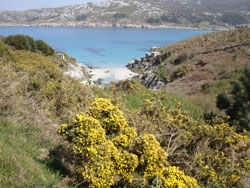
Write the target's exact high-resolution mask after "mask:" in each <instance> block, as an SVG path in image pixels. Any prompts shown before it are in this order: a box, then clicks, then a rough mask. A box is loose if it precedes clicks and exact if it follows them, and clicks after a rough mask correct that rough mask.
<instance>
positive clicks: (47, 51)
mask: <svg viewBox="0 0 250 188" xmlns="http://www.w3.org/2000/svg"><path fill="white" fill-rule="evenodd" d="M36 44H37V49H38V50H40V51H41V52H42V53H43V54H44V55H46V56H48V55H54V53H55V51H54V49H53V48H51V47H50V46H49V45H48V44H47V43H45V42H44V41H42V40H37V41H36Z"/></svg>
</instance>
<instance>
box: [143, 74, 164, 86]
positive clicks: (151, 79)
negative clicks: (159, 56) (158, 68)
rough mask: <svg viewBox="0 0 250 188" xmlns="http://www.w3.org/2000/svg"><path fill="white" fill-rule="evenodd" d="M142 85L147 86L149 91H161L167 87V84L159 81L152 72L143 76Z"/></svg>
mask: <svg viewBox="0 0 250 188" xmlns="http://www.w3.org/2000/svg"><path fill="white" fill-rule="evenodd" d="M141 79H142V82H141V83H142V84H143V85H145V86H146V87H147V88H149V89H161V88H162V87H164V86H165V83H163V82H161V81H160V80H158V79H157V78H156V77H155V76H154V73H153V71H152V70H150V71H146V72H145V73H144V74H143V75H142V76H141Z"/></svg>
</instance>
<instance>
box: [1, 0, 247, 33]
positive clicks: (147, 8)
mask: <svg viewBox="0 0 250 188" xmlns="http://www.w3.org/2000/svg"><path fill="white" fill-rule="evenodd" d="M249 7H250V2H249V1H248V0H229V1H226V0H220V1H215V0H210V1H209V0H134V1H133V0H111V1H103V2H99V3H87V4H81V5H75V6H65V7H60V8H43V9H33V10H27V11H4V12H0V25H32V26H72V27H137V28H145V27H194V28H216V29H221V28H225V27H226V28H228V27H229V28H230V27H235V26H237V25H244V24H250V8H249Z"/></svg>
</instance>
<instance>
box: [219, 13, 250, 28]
mask: <svg viewBox="0 0 250 188" xmlns="http://www.w3.org/2000/svg"><path fill="white" fill-rule="evenodd" d="M221 20H222V21H223V22H224V23H227V24H229V25H234V26H236V25H240V24H247V23H248V20H247V19H246V18H245V17H244V16H242V15H241V14H239V13H233V12H227V13H224V14H223V15H222V17H221Z"/></svg>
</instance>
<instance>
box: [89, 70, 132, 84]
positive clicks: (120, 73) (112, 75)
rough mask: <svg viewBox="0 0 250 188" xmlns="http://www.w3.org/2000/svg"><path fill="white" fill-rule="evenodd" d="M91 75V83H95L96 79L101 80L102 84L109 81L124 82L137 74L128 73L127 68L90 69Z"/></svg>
mask: <svg viewBox="0 0 250 188" xmlns="http://www.w3.org/2000/svg"><path fill="white" fill-rule="evenodd" d="M90 71H91V74H92V75H93V76H92V78H91V81H97V80H98V79H103V82H104V83H107V82H110V81H119V80H126V79H129V78H132V77H133V76H136V75H137V74H136V73H134V72H132V71H130V70H129V69H128V68H126V67H124V68H97V69H91V70H90Z"/></svg>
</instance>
